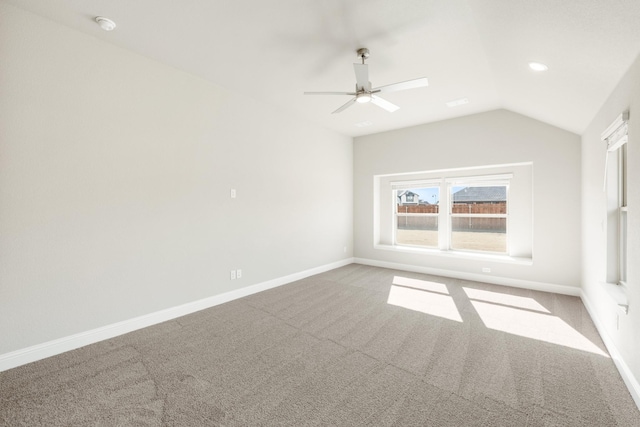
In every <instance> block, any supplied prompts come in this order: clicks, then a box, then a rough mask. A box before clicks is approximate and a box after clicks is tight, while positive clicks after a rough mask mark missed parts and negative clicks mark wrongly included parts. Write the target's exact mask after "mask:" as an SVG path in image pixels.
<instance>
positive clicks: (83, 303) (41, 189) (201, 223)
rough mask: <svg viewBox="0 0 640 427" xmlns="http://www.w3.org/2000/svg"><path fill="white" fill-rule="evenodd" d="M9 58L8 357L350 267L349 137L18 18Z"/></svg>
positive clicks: (4, 285) (3, 184) (4, 110)
mask: <svg viewBox="0 0 640 427" xmlns="http://www.w3.org/2000/svg"><path fill="white" fill-rule="evenodd" d="M0 54H1V55H2V59H1V61H0V75H1V78H0V119H1V125H0V337H2V338H1V339H0V355H1V354H3V353H6V352H10V351H13V350H18V349H23V348H25V347H28V346H32V345H35V344H39V343H43V342H46V341H48V340H53V339H57V338H61V337H65V336H69V335H71V334H75V333H78V332H83V331H86V330H90V329H93V328H97V327H100V326H103V325H108V324H112V323H114V322H118V321H122V320H127V319H130V318H133V317H135V316H140V315H143V314H147V313H151V312H154V311H157V310H161V309H164V308H168V307H173V306H177V305H179V304H183V303H186V302H190V301H195V300H198V299H201V298H205V297H208V296H212V295H216V294H220V293H223V292H226V291H229V290H233V289H237V288H240V287H244V286H248V285H252V284H256V283H260V282H263V281H266V280H270V279H274V278H278V277H282V276H286V275H288V274H292V273H296V272H299V271H303V270H306V269H310V268H314V267H318V266H321V265H325V264H328V263H331V262H335V261H338V260H341V259H345V258H349V257H351V256H352V247H351V246H352V240H353V236H352V220H353V213H352V170H353V169H352V168H353V163H352V140H351V138H347V137H343V136H339V135H337V134H335V133H332V132H329V131H326V130H324V129H322V128H319V127H318V126H316V125H313V124H310V123H305V122H303V121H302V120H299V119H296V118H293V117H291V116H287V115H285V114H283V113H281V112H279V111H277V109H275V108H273V107H272V106H268V105H262V104H259V103H257V102H255V101H253V100H252V99H248V98H246V97H241V96H238V95H236V94H234V93H230V92H228V91H226V90H224V89H223V88H221V87H218V86H215V85H212V84H210V83H207V82H205V81H203V80H201V79H199V78H196V77H194V76H192V75H189V74H186V73H184V72H181V71H178V70H175V69H173V68H170V67H168V66H165V65H162V64H160V63H157V62H155V61H152V60H149V59H147V58H145V57H142V56H139V55H136V54H133V53H131V52H128V51H125V50H122V49H120V48H117V47H114V46H112V45H110V44H107V43H104V42H102V41H99V40H97V39H95V38H93V37H90V36H87V35H84V34H81V33H79V32H76V31H73V30H71V29H69V28H67V27H64V26H61V25H58V24H55V23H53V22H52V21H49V20H46V19H42V18H40V17H37V16H35V15H32V14H30V13H27V12H24V11H21V10H19V9H16V8H14V7H12V6H8V5H6V4H3V3H0ZM231 188H236V189H237V194H238V198H237V199H235V200H233V201H232V200H231V199H230V196H229V193H230V189H231ZM345 246H346V247H347V251H346V253H345V252H344V251H343V248H344V247H345ZM238 268H240V269H242V270H243V278H242V279H240V280H235V281H231V280H230V279H229V271H230V270H231V269H238Z"/></svg>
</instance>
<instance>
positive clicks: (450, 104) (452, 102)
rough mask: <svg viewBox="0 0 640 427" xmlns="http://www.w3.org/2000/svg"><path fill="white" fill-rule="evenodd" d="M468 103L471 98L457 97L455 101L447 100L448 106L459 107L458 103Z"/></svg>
mask: <svg viewBox="0 0 640 427" xmlns="http://www.w3.org/2000/svg"><path fill="white" fill-rule="evenodd" d="M468 103H469V99H467V98H460V99H456V100H455V101H449V102H447V107H457V106H458V105H464V104H468Z"/></svg>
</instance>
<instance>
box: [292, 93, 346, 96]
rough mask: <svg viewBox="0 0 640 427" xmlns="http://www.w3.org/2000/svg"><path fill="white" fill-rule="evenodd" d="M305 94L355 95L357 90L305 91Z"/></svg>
mask: <svg viewBox="0 0 640 427" xmlns="http://www.w3.org/2000/svg"><path fill="white" fill-rule="evenodd" d="M304 94H305V95H351V96H355V94H356V93H355V92H305V93H304Z"/></svg>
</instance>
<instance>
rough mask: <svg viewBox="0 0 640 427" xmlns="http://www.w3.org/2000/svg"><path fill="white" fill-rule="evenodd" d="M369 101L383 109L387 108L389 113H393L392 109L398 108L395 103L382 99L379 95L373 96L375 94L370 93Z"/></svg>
mask: <svg viewBox="0 0 640 427" xmlns="http://www.w3.org/2000/svg"><path fill="white" fill-rule="evenodd" d="M371 103H372V104H375V105H377V106H378V107H380V108H382V109H384V110H387V111H388V112H390V113H393V112H394V111H396V110H398V109H399V108H400V107H398V106H397V105H395V104H392V103H390V102H389V101H387V100H386V99H382V98H380V97H379V96H375V95H371Z"/></svg>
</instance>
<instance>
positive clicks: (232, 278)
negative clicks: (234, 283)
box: [231, 270, 236, 280]
mask: <svg viewBox="0 0 640 427" xmlns="http://www.w3.org/2000/svg"><path fill="white" fill-rule="evenodd" d="M231 280H236V271H235V270H231Z"/></svg>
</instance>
